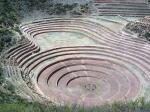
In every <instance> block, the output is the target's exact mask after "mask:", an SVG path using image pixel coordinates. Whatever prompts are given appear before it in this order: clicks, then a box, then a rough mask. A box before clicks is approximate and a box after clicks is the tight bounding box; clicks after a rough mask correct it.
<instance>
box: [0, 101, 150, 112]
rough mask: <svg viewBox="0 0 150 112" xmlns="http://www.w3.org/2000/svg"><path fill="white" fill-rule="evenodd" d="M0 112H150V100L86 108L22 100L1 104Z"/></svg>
mask: <svg viewBox="0 0 150 112" xmlns="http://www.w3.org/2000/svg"><path fill="white" fill-rule="evenodd" d="M0 112H150V102H145V100H144V98H140V99H138V100H136V101H130V102H115V103H113V104H111V105H110V104H104V105H102V106H99V107H94V108H88V109H85V108H83V107H79V106H57V107H56V106H54V105H43V104H40V103H37V102H27V101H23V100H22V101H20V102H17V103H2V104H0Z"/></svg>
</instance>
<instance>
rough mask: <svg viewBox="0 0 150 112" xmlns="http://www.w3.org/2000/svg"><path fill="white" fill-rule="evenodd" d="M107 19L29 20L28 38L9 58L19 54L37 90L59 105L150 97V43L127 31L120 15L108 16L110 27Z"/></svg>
mask: <svg viewBox="0 0 150 112" xmlns="http://www.w3.org/2000/svg"><path fill="white" fill-rule="evenodd" d="M103 21H104V18H103V19H100V18H98V19H96V18H71V19H64V18H63V19H62V18H54V19H43V20H41V21H36V22H32V23H26V24H23V25H21V26H20V29H21V31H22V32H23V34H24V35H25V37H26V38H27V40H28V41H27V42H25V43H24V44H22V45H21V46H18V47H16V48H14V49H13V50H11V51H10V52H9V55H8V58H11V57H15V59H16V62H17V64H18V66H19V67H20V68H21V69H22V72H24V73H28V75H31V74H33V77H32V80H33V84H34V85H35V89H36V91H37V92H38V93H39V94H41V95H42V96H43V97H45V98H47V99H49V100H50V101H53V102H54V103H57V104H79V105H85V106H98V105H100V104H103V103H105V102H114V101H120V100H125V99H127V100H134V99H136V98H138V97H142V96H146V97H147V98H149V94H148V93H149V92H150V91H149V89H148V88H149V83H150V67H149V66H150V52H149V51H150V44H149V43H148V42H146V41H145V40H142V39H139V38H135V36H133V35H130V34H127V33H125V32H123V31H122V32H121V29H122V28H123V24H124V23H123V22H121V21H120V20H119V21H115V20H112V19H111V21H110V20H105V22H107V25H106V26H105V24H104V23H105V22H103ZM114 21H115V22H114ZM109 26H110V27H111V29H109V28H108V27H109ZM113 27H114V28H113ZM114 29H115V30H114Z"/></svg>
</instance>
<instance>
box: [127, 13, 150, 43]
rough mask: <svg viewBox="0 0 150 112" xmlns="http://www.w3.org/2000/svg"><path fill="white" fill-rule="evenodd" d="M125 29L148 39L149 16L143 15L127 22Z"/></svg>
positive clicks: (149, 37) (149, 31)
mask: <svg viewBox="0 0 150 112" xmlns="http://www.w3.org/2000/svg"><path fill="white" fill-rule="evenodd" d="M126 29H128V30H130V31H131V32H133V33H136V34H138V36H139V37H141V38H146V39H147V40H149V41H150V16H147V17H144V18H142V19H140V20H138V21H136V22H133V21H132V22H129V23H128V24H127V25H126Z"/></svg>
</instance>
